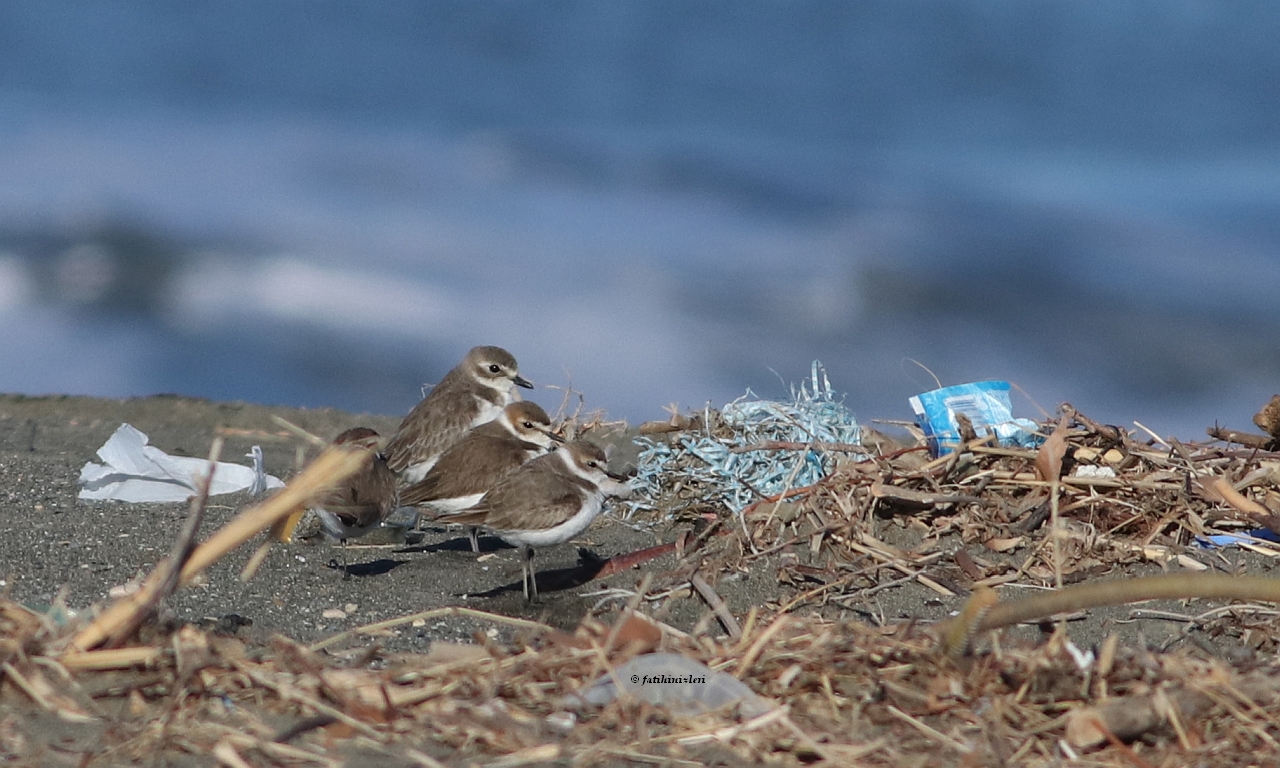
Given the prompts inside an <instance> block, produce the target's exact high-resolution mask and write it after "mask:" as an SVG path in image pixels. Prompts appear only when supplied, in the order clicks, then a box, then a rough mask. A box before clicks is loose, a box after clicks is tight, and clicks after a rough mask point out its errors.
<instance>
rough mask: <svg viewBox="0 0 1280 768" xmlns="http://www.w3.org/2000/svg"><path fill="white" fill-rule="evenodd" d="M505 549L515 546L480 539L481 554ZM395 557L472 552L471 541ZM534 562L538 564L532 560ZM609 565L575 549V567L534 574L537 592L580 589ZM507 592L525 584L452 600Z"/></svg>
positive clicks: (414, 548)
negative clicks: (536, 580)
mask: <svg viewBox="0 0 1280 768" xmlns="http://www.w3.org/2000/svg"><path fill="white" fill-rule="evenodd" d="M504 549H515V547H513V546H511V545H510V544H508V543H506V542H505V541H503V540H502V539H499V538H498V537H496V536H483V535H482V536H481V537H480V554H486V553H489V552H500V551H502V550H504ZM395 551H396V553H397V554H400V553H413V552H471V542H470V541H469V540H468V539H467V538H466V537H465V536H459V537H457V538H452V539H445V540H444V541H441V542H437V543H435V544H421V545H414V546H411V547H402V548H400V549H397V550H395ZM534 562H535V563H537V561H536V560H535V561H534ZM607 562H609V560H608V558H604V557H600V556H599V555H597V554H596V553H594V552H592V551H591V550H589V549H586V548H584V547H579V548H578V564H577V565H573V566H570V567H568V568H557V569H555V570H551V571H537V572H536V575H537V579H538V593H539V594H541V593H544V592H561V591H563V590H566V589H573V588H574V587H580V586H582V585H583V584H586V583H587V582H589V581H591V580H592V579H594V578H595V577H596V574H598V573H600V570H601V569H602V568H604V566H605V563H607ZM506 592H520V593H522V594H523V592H524V584H523V583H522V580H521V579H516V580H515V581H513V582H512V583H510V584H504V585H502V586H498V587H494V588H493V589H490V590H487V591H485V592H467V593H465V594H464V593H459V594H457V595H454V596H455V597H464V596H465V597H498V596H499V595H502V594H504V593H506Z"/></svg>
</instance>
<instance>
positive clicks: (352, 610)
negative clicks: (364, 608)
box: [342, 603, 360, 613]
mask: <svg viewBox="0 0 1280 768" xmlns="http://www.w3.org/2000/svg"><path fill="white" fill-rule="evenodd" d="M359 607H360V606H358V605H356V604H355V603H347V604H346V605H344V606H342V610H344V611H346V612H347V613H355V612H356V609H357V608H359Z"/></svg>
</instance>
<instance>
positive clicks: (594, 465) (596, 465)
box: [587, 461, 600, 469]
mask: <svg viewBox="0 0 1280 768" xmlns="http://www.w3.org/2000/svg"><path fill="white" fill-rule="evenodd" d="M587 466H588V467H596V468H597V469H598V468H599V467H600V465H599V464H597V463H595V462H594V461H588V462H587Z"/></svg>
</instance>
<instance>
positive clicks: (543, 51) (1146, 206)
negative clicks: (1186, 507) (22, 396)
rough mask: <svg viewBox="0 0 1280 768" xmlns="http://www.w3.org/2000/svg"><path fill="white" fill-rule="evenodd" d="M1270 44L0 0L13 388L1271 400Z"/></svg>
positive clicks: (1118, 21)
mask: <svg viewBox="0 0 1280 768" xmlns="http://www.w3.org/2000/svg"><path fill="white" fill-rule="evenodd" d="M1276 39H1280V6H1275V5H1273V4H1267V3H1256V4H1238V5H1233V6H1231V7H1229V8H1228V7H1225V6H1221V5H1219V4H1214V3H1208V2H1190V1H1183V2H1176V1H1173V0H1169V1H1167V2H1147V3H1136V2H1135V3H1116V2H1048V1H1044V2H1025V1H1020V2H1013V1H1012V0H1010V1H1009V2H991V1H989V0H956V1H953V2H911V1H910V0H882V1H880V2H862V3H806V2H798V3H775V2H732V3H730V2H724V3H696V4H691V3H676V2H671V3H656V2H655V3H612V4H598V3H550V4H530V3H516V2H509V3H504V2H495V3H483V4H477V3H429V4H419V3H403V2H400V3H397V2H391V3H379V4H370V5H367V6H366V5H356V4H349V5H347V4H337V3H302V2H298V3H274V4H254V3H247V2H245V3H219V4H212V5H209V4H204V5H199V6H192V7H186V6H174V5H173V4H171V3H160V2H152V3H130V4H116V3H106V4H78V3H42V4H34V3H30V4H7V5H3V6H0V327H3V333H2V334H0V359H3V360H5V361H6V364H5V365H4V366H2V367H0V390H3V391H17V392H28V393H43V392H73V393H88V394H97V395H106V396H128V395H138V394H149V393H153V392H181V393H185V394H191V395H199V396H207V397H214V398H227V399H245V400H254V401H261V402H272V403H287V404H298V405H307V406H323V405H332V406H336V407H341V408H346V409H352V410H357V411H366V410H367V411H375V412H385V413H397V412H403V411H406V410H407V409H408V408H409V407H410V406H411V405H412V404H413V402H414V401H416V399H417V397H418V396H419V394H420V391H421V386H422V384H424V383H427V382H432V381H435V380H438V378H439V377H440V376H441V375H442V374H443V372H444V371H445V370H447V369H448V368H449V367H450V366H451V365H452V364H453V363H454V362H456V360H457V359H458V358H459V357H460V356H461V355H462V353H463V352H464V351H465V350H466V349H467V348H468V347H470V346H471V345H473V344H477V343H495V344H501V345H503V346H506V347H508V348H509V349H511V350H512V351H513V352H514V353H515V354H516V355H517V357H518V358H519V359H520V362H521V368H522V371H523V372H524V373H525V374H526V375H527V376H529V377H530V378H532V379H534V380H535V381H537V382H538V383H539V384H540V385H551V386H554V387H561V388H563V387H567V386H572V388H573V389H574V390H575V391H577V392H581V393H582V401H583V403H584V405H585V408H586V409H588V410H590V409H593V408H603V409H605V410H607V411H608V413H609V414H610V415H611V416H614V417H618V418H627V419H630V420H632V421H636V420H642V419H647V418H656V417H660V416H661V414H662V408H663V406H665V405H667V404H669V403H672V402H674V403H677V404H678V405H680V406H681V407H686V408H688V407H699V406H701V405H702V404H704V403H706V402H708V401H710V402H712V403H713V404H721V403H723V402H725V401H727V400H730V399H732V398H734V397H736V396H737V395H739V394H741V393H742V392H743V391H744V390H745V389H746V388H747V387H751V388H752V389H753V390H755V391H756V392H757V393H759V394H763V395H782V394H784V393H785V392H786V388H787V385H788V384H789V383H790V382H794V381H799V380H800V379H802V378H803V377H804V376H805V375H806V373H807V372H808V370H809V363H810V361H811V360H813V359H815V358H816V359H821V360H822V361H823V362H824V363H825V364H826V366H827V368H828V370H829V372H830V376H831V379H832V383H833V386H835V388H837V389H838V390H842V391H844V392H846V393H847V399H846V402H847V403H848V404H849V405H850V406H851V408H852V409H853V410H854V412H855V413H856V414H857V416H858V417H859V418H860V419H862V420H864V421H869V420H871V419H875V418H885V419H906V418H910V410H909V408H908V406H907V402H906V399H907V397H909V396H910V395H912V394H915V393H916V392H918V391H921V390H922V389H927V388H932V387H933V386H934V379H933V377H932V376H931V374H930V373H928V372H926V370H925V368H927V369H928V371H931V372H932V374H935V375H936V376H937V377H938V378H939V379H940V380H941V382H942V383H943V384H952V383H960V382H963V381H969V380H975V379H983V378H1007V379H1010V380H1012V381H1014V382H1015V383H1017V384H1018V385H1019V386H1020V387H1021V389H1022V390H1023V391H1024V392H1025V393H1026V395H1027V397H1025V398H1024V397H1021V396H1015V404H1016V407H1017V409H1018V411H1019V413H1020V414H1021V415H1027V416H1031V417H1035V418H1039V417H1041V416H1042V413H1041V410H1040V409H1041V408H1043V409H1045V410H1048V411H1051V410H1052V409H1053V408H1054V407H1055V406H1056V405H1057V404H1058V403H1060V402H1063V401H1070V402H1071V403H1073V404H1074V405H1075V406H1076V407H1077V408H1079V409H1081V410H1082V411H1084V412H1085V413H1088V414H1090V415H1092V416H1093V417H1094V418H1097V419H1100V420H1103V421H1109V422H1112V423H1118V424H1122V425H1125V426H1130V427H1132V422H1133V421H1134V420H1135V419H1136V420H1138V421H1141V422H1142V423H1143V424H1145V425H1147V426H1149V427H1151V428H1152V429H1155V430H1156V431H1157V432H1161V433H1164V434H1176V435H1179V436H1182V437H1189V438H1195V437H1198V436H1200V435H1202V434H1203V429H1204V428H1205V427H1206V426H1209V425H1211V424H1213V423H1214V422H1215V421H1216V422H1219V423H1223V424H1228V425H1230V426H1234V427H1239V428H1244V427H1248V426H1249V417H1250V416H1251V415H1252V414H1253V412H1254V411H1256V410H1257V408H1258V407H1259V406H1261V405H1262V404H1263V403H1265V402H1266V400H1267V399H1268V398H1269V397H1270V396H1271V395H1272V394H1273V393H1275V392H1276V391H1280V348H1278V346H1277V343H1276V340H1277V339H1278V338H1280V333H1278V332H1280V312H1278V311H1277V310H1280V291H1277V287H1280V259H1278V258H1277V256H1278V255H1280V216H1278V215H1277V214H1278V213H1280V140H1278V136H1280V134H1278V133H1277V129H1278V127H1280V99H1277V98H1276V95H1277V85H1276V84H1277V83H1280V47H1278V46H1276V45H1275V40H1276ZM917 362H918V363H919V365H917ZM536 397H537V398H538V399H539V400H540V401H541V402H542V403H543V404H544V405H546V406H548V407H551V408H552V409H554V408H555V407H557V406H558V405H560V403H561V401H562V398H563V390H562V389H552V388H546V387H545V386H544V388H543V389H542V390H541V391H539V392H538V393H536ZM577 403H578V400H577V396H576V395H575V396H573V397H571V398H570V404H571V406H573V407H576V405H577Z"/></svg>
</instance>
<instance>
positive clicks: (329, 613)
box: [320, 608, 347, 619]
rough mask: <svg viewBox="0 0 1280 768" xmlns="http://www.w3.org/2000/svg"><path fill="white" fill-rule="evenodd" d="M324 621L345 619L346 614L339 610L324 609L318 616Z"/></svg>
mask: <svg viewBox="0 0 1280 768" xmlns="http://www.w3.org/2000/svg"><path fill="white" fill-rule="evenodd" d="M320 615H321V616H322V617H324V618H326V619H345V618H347V614H346V613H345V612H344V611H343V610H342V609H341V608H325V609H324V613H321V614H320Z"/></svg>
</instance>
